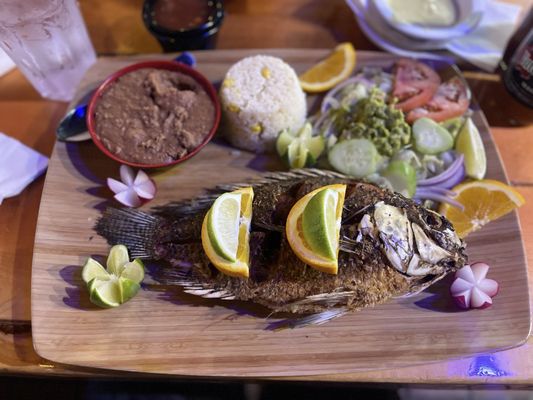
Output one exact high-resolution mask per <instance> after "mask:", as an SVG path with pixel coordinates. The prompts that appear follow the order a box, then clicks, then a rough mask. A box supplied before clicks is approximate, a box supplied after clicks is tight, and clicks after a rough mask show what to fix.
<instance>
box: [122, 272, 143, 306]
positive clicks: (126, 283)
mask: <svg viewBox="0 0 533 400" xmlns="http://www.w3.org/2000/svg"><path fill="white" fill-rule="evenodd" d="M118 282H119V286H120V287H121V293H122V301H121V303H125V302H127V301H128V300H129V299H131V298H132V297H133V296H135V295H136V294H137V292H138V291H139V289H140V287H141V286H140V285H139V283H137V282H136V281H134V280H132V279H128V278H124V277H122V276H121V277H120V278H119V280H118Z"/></svg>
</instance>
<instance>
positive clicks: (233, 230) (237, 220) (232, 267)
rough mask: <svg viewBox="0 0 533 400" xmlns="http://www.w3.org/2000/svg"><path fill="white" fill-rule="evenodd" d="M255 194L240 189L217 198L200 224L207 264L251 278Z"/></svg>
mask: <svg viewBox="0 0 533 400" xmlns="http://www.w3.org/2000/svg"><path fill="white" fill-rule="evenodd" d="M253 198H254V192H253V189H252V188H251V187H247V188H242V189H238V190H235V191H233V192H229V193H224V194H222V195H221V196H219V197H218V198H217V199H216V200H215V202H214V203H213V205H212V206H211V208H210V209H209V211H208V212H207V213H206V215H205V217H204V220H203V223H202V246H203V248H204V251H205V254H206V255H207V258H209V261H211V263H212V264H213V265H214V266H215V267H216V268H217V269H218V270H219V271H220V272H222V273H224V274H226V275H229V276H235V277H242V278H248V277H249V275H250V271H249V270H250V268H249V259H250V245H249V236H250V223H251V220H252V203H253Z"/></svg>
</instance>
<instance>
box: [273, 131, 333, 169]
mask: <svg viewBox="0 0 533 400" xmlns="http://www.w3.org/2000/svg"><path fill="white" fill-rule="evenodd" d="M325 147H326V144H325V139H324V138H323V137H322V136H313V127H312V125H311V124H310V123H309V122H306V123H305V124H304V126H303V127H302V128H301V129H300V130H299V131H298V132H296V134H292V133H291V132H289V131H288V130H284V131H282V132H281V133H280V135H279V136H278V139H277V141H276V150H277V152H278V154H279V156H280V157H281V158H282V159H283V160H284V161H285V162H286V163H287V164H288V165H289V167H290V168H304V167H309V166H312V165H313V164H315V163H316V161H317V159H318V157H320V155H321V154H322V153H323V151H324V148H325Z"/></svg>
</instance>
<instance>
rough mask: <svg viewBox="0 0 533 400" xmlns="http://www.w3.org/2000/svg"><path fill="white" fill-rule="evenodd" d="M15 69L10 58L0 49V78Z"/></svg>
mask: <svg viewBox="0 0 533 400" xmlns="http://www.w3.org/2000/svg"><path fill="white" fill-rule="evenodd" d="M13 67H15V63H14V62H13V61H11V58H9V56H8V55H7V54H6V53H5V51H4V50H2V49H1V48H0V76H2V75H4V74H5V73H7V72H9V71H11V69H13Z"/></svg>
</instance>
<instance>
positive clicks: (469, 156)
mask: <svg viewBox="0 0 533 400" xmlns="http://www.w3.org/2000/svg"><path fill="white" fill-rule="evenodd" d="M455 150H457V151H458V152H459V153H462V154H464V156H465V161H464V162H465V170H466V175H468V176H469V177H470V178H474V179H483V178H484V177H485V173H486V172H487V156H486V154H485V146H483V141H482V140H481V135H480V134H479V131H478V129H477V128H476V125H474V122H473V121H472V118H468V119H467V120H466V122H465V123H464V125H463V127H462V128H461V130H460V131H459V134H458V136H457V140H456V143H455Z"/></svg>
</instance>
